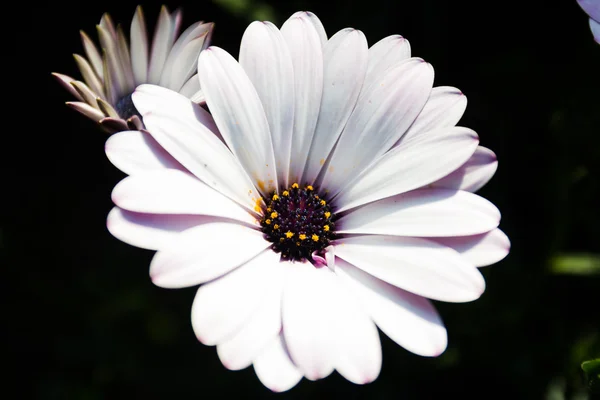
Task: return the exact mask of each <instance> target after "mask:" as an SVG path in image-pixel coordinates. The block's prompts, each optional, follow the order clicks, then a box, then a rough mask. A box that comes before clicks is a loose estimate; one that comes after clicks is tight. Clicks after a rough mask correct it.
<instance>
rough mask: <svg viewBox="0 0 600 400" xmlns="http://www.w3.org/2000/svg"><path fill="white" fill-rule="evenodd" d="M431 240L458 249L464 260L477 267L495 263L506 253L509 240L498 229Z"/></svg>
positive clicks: (508, 249) (508, 247) (508, 248)
mask: <svg viewBox="0 0 600 400" xmlns="http://www.w3.org/2000/svg"><path fill="white" fill-rule="evenodd" d="M432 240H434V241H436V242H438V243H440V244H443V245H444V246H448V247H451V248H453V249H454V250H456V251H458V252H459V253H460V254H461V255H462V256H463V257H465V259H466V260H468V261H469V262H470V263H472V264H473V265H475V266H477V267H485V266H488V265H491V264H495V263H497V262H498V261H500V260H502V259H503V258H504V257H506V256H507V255H508V252H509V251H510V240H509V239H508V236H506V235H505V234H504V232H502V231H501V230H500V229H494V230H492V231H490V232H487V233H483V234H479V235H472V236H458V237H445V238H432Z"/></svg>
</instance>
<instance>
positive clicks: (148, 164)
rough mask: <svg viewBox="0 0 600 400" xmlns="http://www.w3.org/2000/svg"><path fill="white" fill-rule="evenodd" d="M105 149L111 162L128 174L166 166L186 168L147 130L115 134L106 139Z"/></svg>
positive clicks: (183, 169)
mask: <svg viewBox="0 0 600 400" xmlns="http://www.w3.org/2000/svg"><path fill="white" fill-rule="evenodd" d="M104 151H105V152H106V156H107V157H108V159H109V160H110V162H111V163H112V164H113V165H114V166H115V167H117V168H118V169H120V170H121V171H123V172H125V173H126V174H127V175H134V174H137V173H141V172H146V171H152V170H156V169H165V168H170V169H178V170H180V171H185V168H184V167H183V166H182V165H181V164H180V163H179V162H178V161H177V160H175V159H174V158H173V157H172V156H171V155H170V154H169V153H167V152H166V151H165V149H163V148H162V147H161V146H160V144H158V142H157V141H156V140H154V138H152V136H151V135H149V134H148V133H146V132H140V131H123V132H119V133H117V134H114V135H112V136H111V137H109V138H108V140H107V141H106V144H105V145H104Z"/></svg>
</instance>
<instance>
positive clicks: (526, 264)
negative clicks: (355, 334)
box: [0, 0, 600, 399]
mask: <svg viewBox="0 0 600 400" xmlns="http://www.w3.org/2000/svg"><path fill="white" fill-rule="evenodd" d="M142 4H143V6H144V9H145V13H146V17H147V22H148V23H149V24H150V26H152V25H153V22H154V21H155V18H156V16H157V14H158V11H159V6H160V4H161V3H158V2H154V1H146V2H144V3H142ZM227 4H234V5H235V4H247V8H245V9H244V8H242V9H239V8H238V9H235V7H233V8H232V6H228V5H227ZM136 5H137V2H135V1H129V0H121V1H89V2H81V3H68V2H45V3H40V4H26V3H24V2H23V4H17V3H13V4H12V6H13V7H16V8H17V9H18V10H15V12H12V11H13V10H10V9H8V10H7V11H6V13H5V19H8V20H9V22H10V24H9V25H10V26H9V25H6V26H5V28H7V27H8V28H10V29H11V32H12V33H11V34H10V35H5V36H4V37H5V51H4V53H3V54H4V55H3V61H4V64H5V67H10V68H14V71H12V72H11V71H6V72H5V76H4V83H5V88H6V91H5V92H4V102H6V103H9V105H8V106H7V105H5V106H3V108H4V112H5V113H4V116H3V122H4V124H3V127H4V129H3V136H4V140H3V143H4V145H3V146H2V153H3V156H2V161H3V164H6V166H5V167H3V171H4V179H3V189H2V195H1V196H2V198H3V204H4V205H3V206H2V221H1V226H0V229H1V230H0V250H1V252H2V259H3V261H2V269H3V271H4V272H6V273H7V274H6V275H5V277H4V278H3V279H2V281H3V293H4V294H5V296H6V297H7V300H6V301H4V304H5V307H4V308H5V311H4V313H3V330H4V331H5V334H8V336H7V338H6V339H5V341H4V346H5V348H6V350H7V355H8V357H7V358H5V357H3V358H4V363H3V364H4V367H5V368H7V369H8V371H9V373H8V377H9V378H10V379H9V382H8V387H6V388H5V389H4V390H5V393H11V391H10V390H11V388H12V387H13V386H12V385H13V384H16V385H15V388H16V389H18V390H19V391H18V392H14V393H19V395H18V396H17V397H16V398H37V399H105V398H110V399H113V398H125V397H129V398H131V397H133V398H142V397H143V398H157V399H167V398H168V399H172V398H203V397H204V398H213V397H217V396H219V397H221V396H226V397H227V396H240V397H241V396H258V397H271V396H275V395H274V394H272V393H271V392H270V391H269V390H268V389H265V388H264V387H263V386H262V385H261V384H260V383H259V381H258V379H257V378H256V377H255V375H254V372H253V370H252V368H248V369H246V370H243V371H241V372H231V371H227V370H226V369H225V368H224V367H223V366H222V365H221V363H220V362H219V360H218V358H217V355H216V351H215V349H214V348H210V347H206V346H204V345H202V344H200V343H198V342H197V340H196V339H195V337H194V334H193V332H192V328H191V324H190V308H191V304H192V300H193V297H194V294H195V289H194V288H189V289H183V290H177V291H174V290H165V289H161V288H158V287H155V286H153V285H152V283H151V282H150V279H149V278H148V265H149V262H150V259H151V257H152V254H153V253H152V252H150V251H146V250H141V249H137V248H134V247H131V246H128V245H126V244H124V243H121V242H120V241H118V240H116V239H115V238H113V237H112V236H111V235H110V234H109V233H108V231H107V230H106V226H105V219H106V215H107V213H108V212H109V210H110V209H111V207H112V203H111V200H110V192H111V190H112V187H113V186H114V185H115V184H116V183H117V182H118V181H119V180H120V179H122V177H123V174H122V173H120V172H119V171H117V170H116V169H115V168H114V167H113V166H112V165H110V163H109V162H108V161H107V159H106V157H105V155H104V142H105V140H106V138H107V137H106V135H105V134H104V133H102V132H101V131H100V130H99V129H98V128H97V127H96V126H95V125H94V124H93V123H92V122H91V121H89V120H87V119H85V118H84V117H83V116H80V115H79V114H77V113H75V112H74V111H72V110H70V109H68V108H67V107H66V106H65V105H64V102H65V101H68V100H71V99H70V97H69V94H68V93H67V92H66V91H64V90H63V89H62V88H61V87H60V86H59V85H58V84H57V83H56V82H55V81H54V80H53V78H52V77H51V76H50V73H51V72H61V73H65V74H67V75H71V76H74V77H75V76H76V77H79V74H78V71H77V69H76V66H75V63H74V61H73V58H72V57H71V54H72V53H82V52H83V49H82V46H81V43H80V40H79V34H78V31H79V29H83V30H85V31H86V32H88V33H89V34H90V35H91V36H92V37H93V38H95V37H96V35H95V24H96V23H98V22H99V20H100V17H101V15H102V13H103V12H105V11H109V12H110V13H111V15H112V16H113V18H114V20H115V21H117V22H122V23H124V25H125V26H128V25H129V23H130V20H131V17H132V16H133V13H134V10H135V6H136ZM167 5H168V6H169V7H170V9H171V10H173V9H174V8H176V7H178V6H183V9H184V27H186V26H187V25H189V24H191V23H192V22H194V21H196V20H199V19H203V20H205V21H214V22H216V30H215V34H214V36H213V44H215V45H217V46H220V47H223V48H225V49H226V50H228V51H229V52H230V53H232V54H233V55H235V56H237V54H238V50H239V42H240V39H241V35H242V33H243V31H244V29H245V27H246V26H247V25H248V23H249V22H251V21H252V20H253V19H254V18H255V16H256V15H259V14H257V13H256V10H257V7H259V6H260V7H262V8H260V9H262V10H263V15H268V14H264V11H265V10H266V11H267V12H270V13H271V15H272V17H273V19H274V22H276V23H277V24H278V25H281V23H283V21H285V19H287V17H288V16H289V15H291V14H292V13H293V12H294V11H297V10H309V11H313V12H315V13H316V14H317V15H318V16H319V18H320V19H321V21H322V22H323V24H324V25H325V28H326V30H327V33H328V34H329V35H332V34H333V33H335V32H336V31H338V30H339V29H342V28H345V27H348V26H351V27H354V28H357V29H360V30H362V31H363V32H364V33H365V35H366V36H367V39H368V40H369V44H373V43H375V42H376V41H378V40H379V39H381V38H383V37H385V36H388V35H391V34H396V33H399V34H401V35H403V36H404V37H406V38H407V39H408V40H409V41H410V43H411V47H412V53H413V55H414V56H419V57H423V58H424V59H425V60H427V61H428V62H430V63H431V64H432V65H433V66H434V68H435V71H436V81H435V85H436V86H437V85H450V86H456V87H458V88H460V89H461V90H462V91H463V92H464V93H465V94H466V95H467V98H468V99H469V105H468V108H467V111H466V114H465V116H464V117H463V119H462V120H461V123H460V125H464V126H467V127H470V128H472V129H474V130H475V131H476V132H478V134H479V136H480V139H481V144H482V145H484V146H486V147H488V148H491V149H492V150H494V151H495V152H496V154H497V155H498V158H499V170H498V172H497V174H496V176H495V177H494V178H493V179H492V181H491V182H490V183H489V184H488V185H487V186H486V187H485V188H484V189H483V190H482V191H481V192H480V193H481V194H482V195H483V196H485V197H487V198H488V199H490V200H491V201H492V202H494V203H495V204H496V205H497V206H498V207H499V208H500V210H501V211H502V215H503V219H502V222H501V228H502V229H503V230H504V231H505V232H506V233H507V234H508V235H509V237H510V238H511V241H512V251H511V254H510V255H509V256H508V257H507V258H506V259H505V260H504V261H502V262H500V263H498V264H496V265H495V266H492V267H487V268H485V269H484V271H483V273H484V275H485V277H486V281H487V290H486V293H485V294H484V295H483V296H482V298H481V299H479V300H478V301H476V302H473V303H468V304H443V303H438V308H439V310H440V312H441V314H442V317H443V318H444V321H445V323H446V325H447V328H448V332H449V347H448V350H447V351H446V352H445V353H444V354H443V355H442V356H440V357H439V358H422V357H419V356H416V355H413V354H411V353H409V352H407V351H405V350H404V349H402V348H401V347H399V346H397V345H396V344H395V343H393V342H392V341H391V340H389V339H387V338H386V337H385V336H384V335H382V345H383V350H384V363H383V369H382V372H381V375H380V377H379V378H378V380H377V381H375V382H374V383H372V384H369V385H366V386H356V385H353V384H351V383H349V382H347V381H345V380H344V379H343V378H341V377H340V376H339V375H337V373H334V374H333V375H332V376H330V377H329V378H327V379H324V380H321V381H318V382H309V381H306V380H303V381H302V382H301V383H300V384H299V385H298V386H297V387H296V388H294V389H292V390H291V391H290V392H287V393H285V394H283V395H280V397H285V398H288V397H289V398H306V397H307V396H311V397H317V398H319V397H325V396H328V397H331V396H340V397H341V396H345V397H346V398H367V397H368V398H403V399H422V398H442V397H454V396H456V397H460V398H463V399H470V398H473V399H482V398H515V399H542V398H546V396H547V393H566V395H567V398H570V396H571V395H573V394H574V393H578V392H581V393H586V388H585V385H586V382H585V379H584V377H583V374H582V372H581V369H580V363H581V361H584V360H586V359H590V358H593V357H598V356H599V355H600V335H599V333H598V331H599V329H598V327H599V326H600V323H599V322H598V321H600V312H599V309H600V307H598V304H600V301H599V300H598V299H599V298H600V295H599V293H600V279H599V277H600V276H599V275H585V276H582V275H576V274H556V273H553V272H552V270H551V265H552V262H553V260H555V259H556V257H557V256H558V255H561V254H575V253H577V254H579V253H595V254H596V255H598V254H599V253H600V212H599V207H598V204H600V201H599V200H598V199H599V198H600V168H599V164H600V45H598V44H596V43H595V42H594V41H593V38H592V35H591V33H590V31H589V26H588V20H587V17H586V15H585V14H584V13H583V11H582V10H581V9H580V8H579V7H578V5H577V3H576V2H575V0H569V1H528V2H523V1H516V0H507V1H502V2H483V1H464V0H455V1H445V0H423V1H385V0H369V1H368V2H365V1H328V2H326V1H323V0H321V1H317V0H311V1H274V0H270V1H266V0H265V1H261V2H257V1H251V0H250V1H245V2H244V1H235V0H233V1H215V2H213V1H208V0H206V1H203V0H193V1H188V0H180V1H179V2H171V1H170V2H168V3H167ZM236 10H237V11H236ZM17 11H18V12H17ZM9 15H10V17H9ZM15 49H16V50H15ZM15 96H16V99H15ZM232 246H235V243H232ZM324 334H326V333H324ZM11 398H12V397H11Z"/></svg>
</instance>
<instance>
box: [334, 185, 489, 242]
mask: <svg viewBox="0 0 600 400" xmlns="http://www.w3.org/2000/svg"><path fill="white" fill-rule="evenodd" d="M499 222H500V211H498V209H497V208H496V206H494V205H493V204H492V203H490V202H489V201H488V200H486V199H484V198H483V197H480V196H477V195H475V194H472V193H469V192H464V191H456V190H447V189H419V190H414V191H412V192H408V193H404V194H400V195H397V196H393V197H388V198H385V199H383V200H379V201H376V202H373V203H370V204H367V205H365V206H363V207H360V208H358V209H355V210H352V211H350V212H349V213H348V214H347V215H345V216H343V217H342V218H340V220H339V221H338V222H337V225H336V230H337V231H338V232H339V233H358V234H377V235H398V236H421V237H436V236H440V237H447V236H466V235H475V234H478V233H485V232H489V231H491V230H492V229H494V228H496V227H497V226H498V224H499Z"/></svg>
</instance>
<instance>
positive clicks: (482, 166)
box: [431, 146, 498, 192]
mask: <svg viewBox="0 0 600 400" xmlns="http://www.w3.org/2000/svg"><path fill="white" fill-rule="evenodd" d="M497 169H498V159H497V158H496V154H494V152H493V151H491V150H490V149H487V148H485V147H482V146H479V147H477V150H475V153H473V155H472V156H471V158H469V160H468V161H467V162H466V163H464V164H463V165H462V166H461V167H460V168H458V169H456V170H455V171H454V172H452V173H451V174H449V175H447V176H446V177H444V178H442V179H440V180H438V181H436V182H434V183H432V184H431V187H435V188H442V189H456V190H466V191H468V192H476V191H478V190H479V189H481V188H482V187H483V186H484V185H485V184H486V183H488V182H489V180H490V179H492V176H494V174H495V173H496V170H497Z"/></svg>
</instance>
